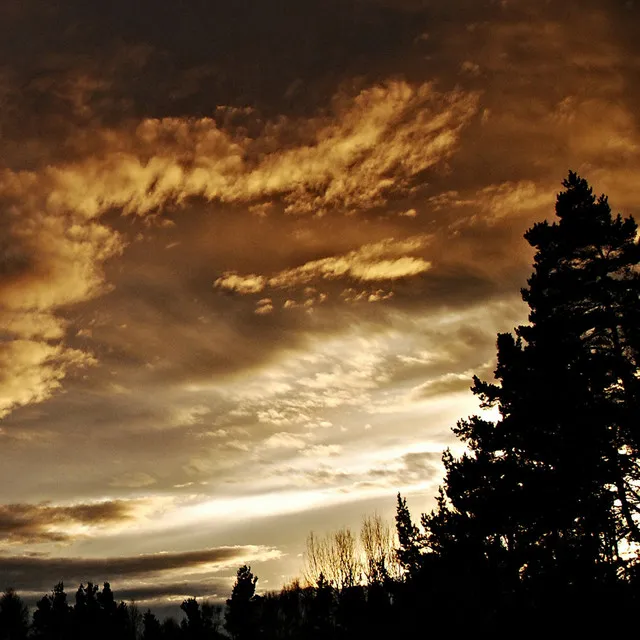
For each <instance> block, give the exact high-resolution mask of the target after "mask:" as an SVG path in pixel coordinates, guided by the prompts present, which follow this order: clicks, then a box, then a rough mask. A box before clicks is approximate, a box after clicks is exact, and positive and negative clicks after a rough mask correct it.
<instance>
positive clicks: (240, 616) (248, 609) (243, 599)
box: [225, 564, 258, 640]
mask: <svg viewBox="0 0 640 640" xmlns="http://www.w3.org/2000/svg"><path fill="white" fill-rule="evenodd" d="M257 582H258V578H257V576H254V575H253V573H251V567H250V566H248V565H246V564H245V565H243V566H241V567H240V568H239V569H238V572H237V574H236V582H235V584H234V585H233V590H232V592H231V598H229V599H228V600H227V613H226V617H225V627H226V629H227V631H228V632H229V633H230V634H231V637H232V638H234V640H245V639H247V638H252V637H253V636H254V635H255V632H256V624H257V612H256V607H255V605H256V583H257Z"/></svg>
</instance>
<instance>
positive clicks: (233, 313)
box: [0, 0, 640, 607]
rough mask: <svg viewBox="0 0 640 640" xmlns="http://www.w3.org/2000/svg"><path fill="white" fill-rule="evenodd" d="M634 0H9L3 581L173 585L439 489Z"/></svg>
mask: <svg viewBox="0 0 640 640" xmlns="http://www.w3.org/2000/svg"><path fill="white" fill-rule="evenodd" d="M638 25H640V3H637V2H634V1H626V2H625V1H623V0H607V1H605V0H584V1H583V0H581V1H579V2H578V0H568V1H564V2H551V1H550V0H547V1H546V2H545V1H543V0H502V1H497V0H227V1H226V2H220V1H217V0H209V1H205V0H189V1H185V2H175V1H173V0H126V2H125V0H110V1H109V2H108V3H106V2H105V3H94V2H86V0H65V1H64V2H62V1H60V2H44V1H38V0H2V1H1V2H0V576H2V579H3V580H4V583H3V584H1V585H0V588H4V587H8V586H13V587H15V588H16V589H18V590H19V592H20V593H22V594H24V595H26V596H27V597H35V596H36V595H42V594H44V593H45V592H47V591H49V590H50V589H51V588H52V587H53V585H54V584H55V583H57V582H58V581H59V580H64V581H65V584H66V585H68V591H69V592H70V593H71V594H73V592H74V590H75V588H76V587H77V585H78V584H79V583H80V582H81V581H83V582H85V583H86V581H87V580H92V581H94V582H102V581H103V580H110V581H111V583H112V587H113V589H114V591H115V594H116V597H119V598H124V599H135V600H136V601H137V602H139V603H140V604H142V605H143V606H145V607H146V606H147V605H148V606H151V607H162V606H165V605H167V603H172V602H173V603H176V602H177V603H179V602H181V601H182V600H183V599H184V598H185V597H187V596H197V597H202V598H210V599H214V600H215V599H222V598H224V597H226V596H227V595H228V593H229V590H230V588H231V585H232V583H233V578H234V575H235V571H236V569H237V567H238V566H240V565H241V564H243V563H245V562H246V563H249V564H251V566H252V568H253V570H254V572H255V573H256V574H257V575H258V576H259V578H260V581H259V587H260V588H262V589H277V588H279V587H280V586H281V585H282V584H283V583H285V582H287V581H289V580H291V579H292V578H293V577H295V576H296V575H300V574H301V573H302V569H303V556H302V555H301V554H303V552H304V547H305V539H306V537H307V535H308V533H309V532H310V531H314V532H316V533H318V534H324V533H326V532H329V531H332V530H335V529H337V528H339V527H341V526H350V527H352V528H354V530H357V529H358V527H359V526H360V523H361V521H362V518H363V516H365V515H367V514H373V513H378V514H380V515H382V516H383V517H384V518H387V519H388V520H389V521H390V522H392V520H393V515H394V508H395V496H396V494H397V492H398V491H400V492H402V494H403V495H406V496H407V497H408V499H409V506H410V507H411V509H412V512H413V513H414V514H415V516H416V518H417V517H418V516H419V513H420V512H423V511H428V510H430V508H431V507H432V505H433V496H434V495H435V493H436V491H437V487H438V485H439V483H440V481H441V477H442V467H441V464H440V456H441V452H442V450H443V449H444V448H446V447H452V448H453V450H454V451H459V450H460V445H459V444H458V443H457V442H456V440H455V438H454V436H453V434H452V433H451V427H452V426H455V423H456V421H457V420H458V419H460V418H464V417H466V416H468V415H470V414H473V413H476V412H478V411H479V408H478V404H477V401H476V399H475V398H474V396H473V395H472V394H471V392H470V390H469V387H470V385H471V378H472V376H473V375H474V374H477V375H478V376H480V377H481V378H483V379H487V380H490V379H492V371H493V368H494V364H495V340H496V334H497V333H498V332H504V331H510V330H512V329H513V327H514V326H516V325H517V324H519V323H522V322H525V321H526V317H527V310H526V307H525V306H524V304H523V303H522V301H521V299H520V293H519V292H520V288H521V287H523V286H526V278H527V276H528V274H529V273H530V271H531V260H532V252H531V249H530V247H529V246H528V245H527V244H526V242H525V241H524V240H523V238H522V235H523V233H524V232H525V231H526V229H527V228H529V227H530V226H531V225H532V224H533V223H534V222H536V221H539V220H543V219H545V218H547V219H550V218H551V217H552V216H553V207H554V201H555V196H556V194H557V193H558V192H559V191H560V190H561V188H562V187H561V182H562V180H563V179H564V178H565V177H566V175H567V173H568V171H569V169H572V170H575V171H578V172H579V173H580V175H581V176H582V177H585V178H586V179H587V180H589V182H590V183H591V184H592V185H593V187H594V189H595V191H596V192H597V193H598V194H600V193H602V192H604V193H606V194H608V196H609V200H610V204H611V206H612V208H613V209H614V211H621V212H622V213H623V214H624V215H629V214H635V215H636V216H638V215H639V214H640V200H639V199H638V197H637V189H638V175H640V130H639V122H638V109H637V105H638V104H639V103H640V45H639V44H638V42H639V38H638V36H639V35H640V34H639V29H638Z"/></svg>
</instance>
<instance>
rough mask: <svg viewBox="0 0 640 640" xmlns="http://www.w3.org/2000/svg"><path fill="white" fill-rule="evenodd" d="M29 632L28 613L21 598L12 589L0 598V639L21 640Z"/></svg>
mask: <svg viewBox="0 0 640 640" xmlns="http://www.w3.org/2000/svg"><path fill="white" fill-rule="evenodd" d="M28 631H29V612H28V610H27V607H26V605H25V603H24V602H23V601H22V598H20V596H18V594H17V593H16V592H15V591H14V590H13V589H7V590H6V591H5V592H4V593H3V594H2V596H0V638H1V639H2V640H23V639H25V638H26V637H27V633H28Z"/></svg>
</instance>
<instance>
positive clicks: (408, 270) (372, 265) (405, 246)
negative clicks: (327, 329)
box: [214, 235, 431, 307]
mask: <svg viewBox="0 0 640 640" xmlns="http://www.w3.org/2000/svg"><path fill="white" fill-rule="evenodd" d="M428 242H429V237H428V236H425V235H421V236H413V237H411V238H407V239H405V240H395V239H394V238H388V239H386V240H383V241H381V242H376V243H372V244H367V245H363V246H362V247H360V248H359V249H355V250H353V251H349V252H348V253H345V254H343V255H339V256H331V257H327V258H320V259H318V260H311V261H310V262H306V263H305V264H302V265H300V266H299V267H294V268H293V269H285V270H283V271H280V272H278V273H276V274H273V275H271V276H269V277H267V276H263V275H256V274H248V275H245V276H243V275H240V274H238V273H237V272H235V271H229V272H226V273H224V274H223V275H222V276H220V278H218V279H217V280H216V281H215V283H214V286H215V287H217V288H220V289H225V290H227V291H235V292H237V293H240V294H253V293H260V292H261V291H263V290H264V289H266V288H267V287H270V288H272V289H292V288H295V287H301V286H302V287H304V286H306V285H308V284H310V283H312V282H316V281H318V280H320V281H321V280H337V279H351V280H355V281H359V282H379V281H387V280H398V279H400V278H408V277H411V276H416V275H419V274H421V273H424V272H425V271H428V270H429V269H430V268H431V263H430V262H428V261H427V260H424V259H423V258H420V257H416V256H409V255H403V254H406V253H410V252H416V251H417V250H419V249H423V248H424V247H425V246H426V245H427V244H428ZM374 298H375V299H381V298H380V297H379V296H374ZM372 301H373V300H372ZM292 306H293V304H289V305H288V307H292Z"/></svg>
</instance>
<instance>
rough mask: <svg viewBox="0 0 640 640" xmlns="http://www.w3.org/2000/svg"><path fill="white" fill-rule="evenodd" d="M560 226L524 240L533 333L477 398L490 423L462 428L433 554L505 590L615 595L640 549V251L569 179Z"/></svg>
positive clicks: (603, 203) (431, 528) (522, 338)
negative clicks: (556, 587) (486, 573)
mask: <svg viewBox="0 0 640 640" xmlns="http://www.w3.org/2000/svg"><path fill="white" fill-rule="evenodd" d="M563 186H564V188H565V190H564V191H563V192H561V193H560V194H559V195H558V198H557V202H556V215H557V218H558V220H557V221H556V222H553V223H552V224H549V223H548V222H542V223H538V224H536V225H534V226H533V227H532V228H531V229H530V230H529V231H527V233H526V234H525V238H526V240H527V241H528V242H529V244H531V246H533V247H534V248H535V249H536V254H535V261H534V272H533V274H532V276H531V277H530V278H529V280H528V285H529V286H528V288H526V289H523V291H522V295H523V299H524V300H525V302H527V304H528V305H529V307H530V314H529V321H530V323H529V324H528V325H525V326H520V327H518V328H517V329H516V330H515V335H511V334H500V335H499V336H498V342H497V346H498V353H497V361H498V363H497V369H496V371H495V377H496V380H497V383H486V382H482V381H480V380H479V379H478V378H474V386H473V392H474V393H475V394H476V395H477V396H479V398H480V399H481V401H482V403H483V404H484V405H485V406H496V407H497V408H498V409H499V412H500V419H499V420H498V421H496V422H495V423H493V422H490V421H487V420H485V419H482V418H480V417H477V416H474V417H472V418H469V419H468V420H463V421H460V422H459V423H458V426H457V428H456V429H454V431H455V433H456V435H457V436H458V437H459V438H461V439H462V440H463V441H464V442H465V443H466V444H467V446H468V448H469V452H468V453H467V454H465V455H463V456H462V457H460V458H454V457H453V456H452V455H451V454H450V453H446V454H445V456H444V464H445V469H446V476H445V482H444V487H443V493H442V495H441V498H440V499H439V502H438V506H437V508H436V509H435V510H434V511H433V512H432V513H431V514H427V515H424V516H423V518H422V524H423V526H424V527H425V530H426V536H425V540H426V545H427V547H428V548H429V549H430V550H431V551H432V552H433V553H436V554H438V555H440V556H441V557H445V556H447V555H449V556H452V555H455V556H456V557H458V558H460V557H465V558H466V559H467V561H468V563H469V566H473V565H474V563H478V562H481V563H483V564H484V566H485V567H489V568H490V569H491V570H492V571H494V572H495V574H496V575H500V576H501V577H502V580H503V584H506V585H513V587H514V588H517V587H518V585H520V584H522V583H523V582H526V581H527V580H529V581H540V580H542V581H543V582H544V581H547V582H551V583H554V584H558V583H560V582H562V583H564V584H567V585H582V586H584V585H586V584H593V583H597V584H607V583H611V582H612V581H615V580H617V579H618V577H619V576H620V575H621V573H623V572H624V570H625V568H626V567H627V565H628V563H627V561H626V559H625V553H624V552H625V550H628V549H629V548H630V547H631V548H632V547H633V545H634V544H635V543H640V531H639V528H638V522H637V515H638V511H639V495H638V480H639V479H640V473H639V462H640V270H639V268H638V267H639V264H640V248H639V245H638V238H637V226H636V223H635V221H634V220H633V219H632V218H625V219H623V218H622V217H621V216H620V215H618V216H615V217H614V216H612V215H611V210H610V208H609V205H608V202H607V198H606V197H605V196H601V197H599V198H596V197H595V196H594V195H593V192H592V189H591V188H590V187H589V185H588V183H587V182H586V181H585V180H583V179H582V178H580V177H579V176H577V175H576V174H575V173H569V176H568V178H567V179H566V180H565V181H564V182H563Z"/></svg>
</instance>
